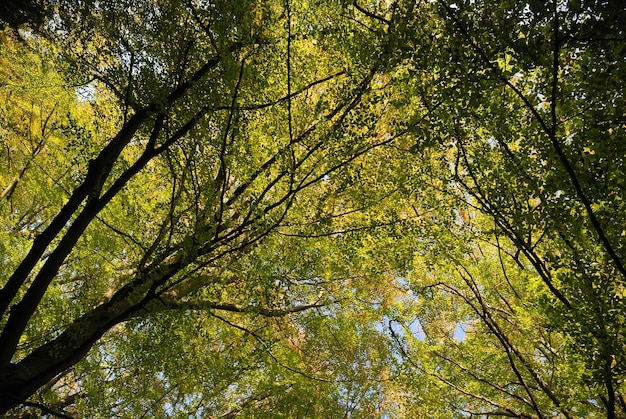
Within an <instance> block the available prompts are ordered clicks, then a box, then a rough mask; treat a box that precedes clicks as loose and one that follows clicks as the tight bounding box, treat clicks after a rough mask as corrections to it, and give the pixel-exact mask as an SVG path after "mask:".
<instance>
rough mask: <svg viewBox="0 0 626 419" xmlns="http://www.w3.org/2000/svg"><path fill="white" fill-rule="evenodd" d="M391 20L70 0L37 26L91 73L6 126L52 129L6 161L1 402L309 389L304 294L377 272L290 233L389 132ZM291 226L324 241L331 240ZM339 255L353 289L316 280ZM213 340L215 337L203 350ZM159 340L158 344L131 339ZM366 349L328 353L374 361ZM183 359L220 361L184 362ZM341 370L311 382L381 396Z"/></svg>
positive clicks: (263, 395)
mask: <svg viewBox="0 0 626 419" xmlns="http://www.w3.org/2000/svg"><path fill="white" fill-rule="evenodd" d="M344 13H347V14H346V15H343V14H344ZM321 16H324V18H323V19H322V18H321ZM355 16H356V17H355ZM363 19H366V20H368V22H367V26H366V27H365V28H364V27H363V23H362V22H361V21H360V20H363ZM388 26H389V24H388V22H385V21H377V20H375V19H371V18H370V17H368V16H367V15H364V14H363V12H362V11H359V10H358V9H349V8H348V9H346V8H345V7H343V6H341V5H334V4H328V5H324V7H323V8H318V9H311V8H309V7H308V5H307V3H297V2H294V3H289V4H286V5H285V4H282V3H257V2H243V3H237V4H233V3H232V2H217V3H211V4H205V3H202V2H199V3H196V2H176V1H166V2H158V3H155V2H141V1H129V2H98V3H91V2H85V3H74V2H68V3H58V4H57V13H56V14H55V16H54V19H53V21H51V22H50V23H49V28H48V30H49V31H50V32H49V38H50V39H53V40H54V43H49V42H48V43H46V41H45V40H44V39H43V38H38V39H36V40H35V41H33V42H39V43H40V44H41V45H42V46H44V47H43V48H44V49H43V54H49V57H50V58H48V56H46V57H45V58H43V59H42V60H43V61H42V62H43V63H46V64H47V63H48V61H45V60H48V59H49V60H52V61H51V62H52V63H54V69H55V70H56V71H57V72H58V74H61V76H65V77H66V78H67V83H71V84H73V85H78V86H80V87H79V89H78V90H77V97H76V98H73V99H72V98H71V97H70V98H68V99H64V100H66V101H67V103H65V104H64V106H63V113H60V112H56V111H55V112H53V111H52V110H53V109H56V108H55V105H48V106H47V108H45V109H44V107H43V106H40V107H41V108H42V110H41V111H39V113H43V114H44V116H45V118H43V117H40V118H39V122H37V123H38V125H37V126H35V125H33V124H32V123H31V124H25V125H23V126H21V127H20V130H16V135H15V136H14V137H11V138H7V140H6V141H7V143H6V144H7V147H18V146H19V144H20V142H21V141H23V140H22V136H21V135H20V134H22V133H23V132H26V133H27V134H28V135H30V134H31V133H32V134H33V136H34V137H35V139H36V141H39V142H40V143H41V144H42V145H41V147H40V148H39V149H38V148H37V147H35V148H33V147H31V149H30V150H28V152H26V153H24V152H22V153H21V156H23V157H21V159H20V161H16V159H15V158H14V157H13V156H12V155H7V158H6V160H5V161H4V162H3V164H5V165H6V166H7V168H9V169H11V170H8V171H7V172H6V173H16V175H15V177H16V178H17V183H15V182H12V181H11V182H12V183H10V184H9V186H8V187H7V189H6V190H7V191H10V192H8V193H7V194H5V195H4V196H3V199H4V202H5V203H4V204H3V205H4V210H3V217H5V221H4V223H3V224H4V225H5V226H7V228H6V230H5V232H4V234H5V236H6V237H7V239H8V240H9V241H10V242H12V246H11V251H10V252H9V254H10V257H7V258H4V259H3V261H2V263H3V269H2V271H3V272H6V273H8V274H7V277H5V278H3V288H2V289H1V290H0V312H1V313H2V315H3V317H2V318H3V323H2V334H1V335H0V348H1V349H0V365H1V367H0V377H1V379H0V382H1V383H2V384H1V385H0V395H1V396H0V406H1V410H2V411H3V412H7V411H8V410H9V409H11V408H13V407H15V406H18V405H20V404H21V405H24V406H30V407H31V408H37V409H42V410H44V412H46V413H51V412H53V411H58V412H62V411H64V410H65V409H66V408H67V409H69V410H67V411H66V412H65V413H63V414H68V413H71V409H74V410H77V412H78V414H80V411H81V410H80V409H81V408H85V409H94V410H95V409H97V408H100V409H107V410H109V411H111V412H113V413H116V412H119V413H121V412H122V411H124V412H125V414H131V412H134V413H132V414H133V415H141V414H143V415H147V414H150V415H152V414H159V415H164V414H176V413H177V412H182V411H187V412H196V414H211V415H212V414H226V415H234V414H235V413H236V412H238V411H241V410H242V409H245V408H247V407H248V406H250V405H262V404H263V403H268V400H273V401H272V403H279V404H280V403H286V402H285V401H284V400H283V399H285V397H287V396H285V397H282V398H279V397H278V396H277V394H279V393H277V392H279V391H283V392H285V391H286V392H291V391H297V390H298V389H300V390H298V391H302V386H301V385H299V384H298V383H297V382H296V383H293V377H294V376H295V377H298V376H301V375H310V376H314V375H319V376H321V377H322V378H323V376H325V375H328V374H330V373H331V370H329V367H324V366H321V365H320V366H318V367H317V366H315V365H308V366H307V365H306V364H302V365H301V366H300V367H301V368H302V371H301V370H300V369H299V368H297V367H289V364H291V363H294V364H300V363H302V362H303V361H302V360H300V361H298V359H299V358H301V357H296V358H294V356H295V355H294V354H295V353H297V352H298V351H301V349H298V348H299V347H300V346H301V345H305V347H306V346H310V345H312V343H308V342H307V341H306V340H305V341H303V342H299V341H298V339H297V336H299V335H300V334H302V333H303V330H304V329H305V328H306V327H309V326H307V324H308V323H307V322H308V320H307V317H306V315H304V314H302V315H300V314H299V313H302V312H304V311H305V310H306V309H313V308H317V309H320V310H321V309H322V307H325V306H332V305H333V304H336V303H338V302H340V301H341V299H342V298H343V296H342V294H343V293H344V292H347V290H348V289H352V290H353V291H352V292H355V291H354V290H356V289H358V288H359V287H360V285H359V282H360V281H361V280H363V281H365V279H360V278H361V274H360V272H361V271H360V268H354V269H352V268H350V266H349V265H350V264H349V263H348V262H349V261H341V262H339V261H335V259H334V258H333V259H331V261H332V262H333V264H334V266H328V265H327V266H321V265H319V264H316V263H312V262H311V263H309V264H306V265H304V266H302V267H298V266H297V265H296V261H295V260H294V257H293V255H289V254H286V255H284V256H282V257H281V252H282V251H283V250H284V248H285V247H290V246H293V247H295V246H296V244H294V243H295V242H298V241H300V240H301V239H300V238H299V237H297V236H302V235H307V234H308V233H306V232H300V233H299V232H298V231H299V230H301V229H306V228H307V225H308V226H313V225H315V224H319V223H326V225H330V224H329V218H338V219H341V218H342V216H343V218H346V217H348V214H349V213H350V211H351V208H352V207H351V206H350V205H351V201H352V200H353V198H352V197H351V195H352V194H355V193H356V192H355V191H354V190H353V188H351V186H350V185H349V182H348V181H347V180H343V179H342V178H343V177H345V176H353V175H354V173H355V172H354V169H350V167H352V166H354V165H355V164H357V163H358V162H359V161H360V160H362V159H365V158H367V159H375V158H376V156H377V155H378V151H377V150H378V149H380V148H383V146H385V145H388V144H391V143H393V142H394V141H395V140H396V138H393V137H392V138H389V137H388V136H385V135H384V132H383V131H381V125H382V124H381V122H380V119H381V118H380V116H377V115H380V113H381V111H380V110H379V108H378V105H377V104H376V103H375V100H376V99H377V98H378V97H380V95H378V96H377V94H375V92H374V93H373V92H372V80H373V79H374V78H375V76H376V74H377V73H378V69H379V68H380V67H381V66H382V65H383V58H384V57H385V54H384V51H385V49H386V47H385V45H386V44H388V42H389V41H388V36H387V35H386V32H387V30H388ZM7 42H9V41H7ZM366 44H367V48H365V47H364V45H366ZM14 47H15V48H18V47H19V46H18V45H15V44H14ZM20 48H21V47H20ZM56 48H59V49H60V50H62V52H61V53H60V54H62V56H61V55H60V54H57V53H56ZM52 73H53V74H54V70H53V71H52ZM39 77H43V76H39ZM54 77H59V76H57V75H54ZM55 80H56V79H55ZM29 82H30V81H29ZM33 83H35V82H33ZM15 86H24V83H22V80H19V79H17V80H15V82H12V83H11V85H10V86H9V87H10V89H9V92H11V93H10V94H13V93H12V92H13V91H15V90H16V89H15ZM56 94H57V93H54V96H51V100H52V101H60V98H59V97H57V96H56ZM59 107H60V106H59ZM50 108H52V109H50ZM66 108H67V110H66ZM363 109H365V110H367V118H368V119H367V120H364V119H363V118H364V116H358V115H361V114H364V112H362V110H363ZM45 112H48V114H47V115H48V116H50V118H48V117H47V116H46V114H45ZM31 115H35V113H34V112H33V111H31ZM52 116H53V117H54V119H51V118H52ZM384 122H385V126H386V127H388V126H389V124H390V123H392V121H389V120H388V119H385V121H384ZM47 129H49V131H47ZM39 131H41V133H39ZM52 138H53V141H52V140H50V139H52ZM44 143H45V145H46V147H45V149H44V147H43V145H44ZM48 143H50V144H48ZM37 144H39V143H37ZM42 150H44V151H42ZM44 158H46V159H50V160H52V161H55V164H54V165H52V164H50V163H49V162H45V161H44V160H42V159H44ZM31 162H32V163H31ZM24 175H26V177H27V178H28V180H29V181H32V182H34V184H35V185H36V187H34V188H27V187H26V184H25V183H24V182H23V181H22V179H25V177H24ZM8 180H9V179H5V181H8ZM42 189H45V190H48V191H49V192H48V193H47V194H46V195H45V196H42V195H41V194H39V193H38V191H39V190H42ZM376 193H378V191H376ZM364 199H367V200H369V201H370V203H369V204H368V203H367V202H366V201H364ZM332 201H334V203H333V202H332ZM377 202H378V200H377V199H374V194H373V193H372V194H371V196H369V197H368V196H367V194H365V195H363V196H361V197H360V204H359V205H360V206H361V207H362V208H367V207H369V206H374V205H375V204H376V203H377ZM328 205H334V206H335V208H332V207H328ZM11 207H12V209H11V210H9V208H11ZM330 210H332V211H330ZM328 211H330V212H328ZM364 211H365V210H363V209H359V212H364ZM344 213H345V214H344ZM350 217H356V216H350ZM331 221H332V220H331ZM334 222H335V223H337V226H340V225H341V223H340V222H339V221H334ZM279 227H280V228H281V229H280V235H278V236H277V234H279V233H278V232H279V230H278V229H279ZM333 234H334V233H333ZM337 234H339V233H337ZM318 241H319V240H318ZM299 246H302V250H301V252H302V253H301V256H302V257H309V258H324V257H329V256H326V254H327V252H329V248H328V244H327V243H326V244H323V245H321V244H316V242H314V241H313V242H311V241H307V242H306V243H305V244H300V245H299ZM307 254H309V255H310V256H306V255H307ZM269 260H271V261H272V263H271V264H269V263H268V261H269ZM297 263H298V264H299V263H302V259H298V260H297ZM290 274H292V275H293V276H290ZM340 275H343V277H344V278H346V279H345V282H346V284H345V285H346V290H345V291H344V290H342V289H338V288H337V284H336V282H334V283H333V284H331V285H327V284H328V281H327V280H325V279H324V278H326V277H328V276H335V277H338V276H340ZM369 276H371V275H369ZM350 278H353V279H350ZM331 312H332V310H331ZM173 313H174V314H173ZM280 317H284V320H278V318H280ZM263 318H267V320H263ZM339 318H341V316H339ZM311 327H313V326H311ZM317 327H318V328H319V326H317ZM343 327H347V326H343ZM371 327H372V326H371V325H368V326H367V328H369V329H371ZM324 331H325V328H322V329H321V332H320V333H322V332H324ZM324 333H325V332H324ZM367 333H375V332H374V330H371V331H370V332H367ZM294 339H295V340H294ZM207 341H208V342H209V344H210V345H211V346H213V348H214V352H213V353H212V354H211V355H212V356H198V355H195V356H194V355H192V354H193V353H194V352H196V354H197V353H198V352H200V351H202V349H199V348H201V347H206V346H207ZM289 342H292V343H289ZM356 344H357V343H355V341H354V340H353V339H352V340H349V341H347V342H346V346H345V347H346V348H350V347H352V346H353V345H356ZM155 345H156V346H157V347H158V348H159V351H160V355H161V361H159V362H158V363H157V361H156V360H153V359H152V358H150V357H148V356H146V357H141V359H140V360H138V359H136V358H135V357H136V356H137V355H138V354H141V353H143V352H144V351H146V347H150V348H154V346H155ZM314 346H315V345H313V347H314ZM357 346H358V345H357ZM312 350H313V349H309V351H312ZM355 351H356V352H355V353H354V354H353V355H351V357H352V359H353V360H352V361H350V363H349V364H343V365H342V364H341V362H339V361H338V362H339V363H338V364H337V365H336V366H335V367H333V368H332V373H333V374H336V373H337V371H339V370H340V369H345V370H346V374H349V375H353V373H352V372H350V369H351V368H354V366H355V365H357V364H358V363H361V362H369V361H367V360H366V358H367V356H365V357H362V356H361V355H359V350H358V349H355ZM221 353H226V354H229V357H228V359H227V360H224V361H219V360H216V359H215V356H216V354H217V356H219V354H221ZM180 354H186V355H184V356H183V355H180ZM177 356H179V358H178V359H177ZM311 356H312V355H311ZM193 358H195V360H193ZM190 359H192V360H191V361H190ZM304 359H306V358H304ZM225 361H226V363H225ZM137 362H139V363H137ZM272 362H273V363H274V366H273V367H272ZM320 362H321V361H320ZM162 363H164V365H162ZM276 364H277V365H283V364H286V365H287V366H286V367H285V368H286V370H281V371H282V372H280V373H279V372H276V371H274V372H272V368H273V369H274V370H275V369H276ZM183 365H185V367H184V368H183V367H182V366H183ZM259 365H266V368H265V369H263V370H262V371H263V373H255V372H254V370H253V368H254V367H256V366H259ZM161 366H163V368H161ZM191 369H193V370H196V369H197V370H198V371H200V370H205V371H206V370H208V371H209V372H210V373H209V374H207V375H202V374H198V375H197V376H196V377H195V379H194V380H191V379H189V378H188V377H187V378H183V377H185V373H187V374H189V371H190V370H191ZM285 371H286V372H285ZM285 374H286V375H285ZM278 375H280V376H281V378H279V377H278ZM290 377H291V378H290ZM322 378H320V380H322V381H321V382H324V380H323V379H322ZM346 380H347V379H346ZM118 381H119V382H120V385H119V387H117V388H116V389H115V390H114V391H112V392H111V393H110V394H100V395H97V394H96V393H95V391H94V390H95V389H98V388H99V387H98V386H100V385H103V384H105V385H106V383H111V382H118ZM326 381H328V379H326ZM147 382H151V383H152V385H150V386H147V385H146V383H147ZM333 383H334V381H332V380H330V381H329V384H328V385H326V388H325V389H323V390H320V391H321V392H322V393H324V394H326V395H327V397H328V398H331V399H332V398H335V399H336V403H339V404H340V405H345V404H346V403H348V404H349V403H354V405H352V408H351V409H352V410H354V409H356V408H357V406H358V409H368V407H367V406H369V405H372V403H375V400H374V399H375V397H374V398H373V399H372V400H371V401H368V400H369V399H368V398H370V395H367V394H363V393H361V394H360V395H358V398H357V399H354V397H357V396H355V395H346V393H344V392H345V391H346V390H344V389H342V388H345V386H343V387H342V385H341V384H340V385H337V384H333ZM124 386H126V388H124ZM329 386H330V387H329ZM100 388H101V387H100ZM139 389H142V390H141V391H140V390H139ZM220 393H224V394H222V395H220ZM33 395H34V396H33ZM131 396H132V397H134V399H133V400H132V401H131ZM218 396H219V397H218ZM211 398H213V399H211ZM268 398H269V399H268ZM207 400H211V402H208V401H207ZM287 400H288V398H287ZM120 403H124V404H127V405H126V406H124V407H122V406H119V404H120ZM205 403H207V404H206V405H205ZM216 403H217V404H216ZM229 406H232V410H231V413H228V410H229V408H228V407H229ZM330 406H332V405H330ZM302 408H303V409H308V408H309V407H307V406H303V407H302ZM310 408H313V409H317V407H310ZM331 408H332V407H331ZM179 409H183V410H182V411H181V410H179ZM268 409H269V408H268ZM201 412H205V413H201Z"/></svg>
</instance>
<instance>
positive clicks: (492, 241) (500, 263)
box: [394, 2, 626, 418]
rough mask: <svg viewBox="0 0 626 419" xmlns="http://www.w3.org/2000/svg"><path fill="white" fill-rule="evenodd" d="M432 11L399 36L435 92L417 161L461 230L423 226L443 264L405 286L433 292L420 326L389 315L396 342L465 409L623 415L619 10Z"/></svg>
mask: <svg viewBox="0 0 626 419" xmlns="http://www.w3.org/2000/svg"><path fill="white" fill-rule="evenodd" d="M429 18H430V22H429V23H426V25H428V30H427V31H426V32H429V31H430V32H431V36H430V37H428V36H425V35H424V33H423V26H424V25H425V22H424V21H423V20H416V22H415V23H414V26H412V27H411V29H410V30H407V32H406V33H407V35H406V39H407V41H405V42H407V43H408V46H407V49H406V53H405V54H407V56H408V57H409V60H410V61H409V62H410V64H409V66H408V68H407V71H408V72H409V75H408V76H407V79H408V80H410V83H411V84H412V85H413V86H414V87H413V91H416V94H417V95H420V96H422V97H428V98H429V100H430V102H431V105H430V107H431V108H433V106H434V105H433V104H436V105H437V108H436V109H434V108H433V109H434V111H433V115H432V117H431V118H429V121H430V122H431V125H430V126H428V127H425V128H424V129H423V130H422V131H421V132H420V133H419V134H421V138H420V137H418V139H417V142H418V144H428V145H429V147H430V148H429V150H428V151H427V152H425V153H424V155H423V156H420V157H421V158H420V161H421V162H424V161H434V162H435V167H439V168H438V169H437V168H435V169H427V170H429V171H430V173H431V174H435V173H437V175H436V176H434V178H435V180H434V181H432V182H431V185H432V186H431V188H429V189H428V192H427V193H437V192H439V191H442V190H443V191H444V193H445V194H446V195H448V196H450V197H451V198H448V199H449V200H454V202H456V203H455V204H454V207H453V216H452V219H449V222H448V224H447V227H446V229H447V230H449V231H450V232H451V233H452V234H454V236H456V237H464V238H465V240H467V241H468V242H469V243H471V245H469V246H460V245H459V244H458V243H457V244H454V239H453V238H451V237H450V236H448V235H447V234H440V235H438V237H436V238H433V239H432V240H433V241H434V242H440V243H441V244H440V245H439V246H438V248H439V250H438V251H439V252H445V253H446V256H445V257H443V260H445V261H446V263H445V265H443V266H444V267H442V266H441V265H438V264H433V263H432V262H430V263H428V264H427V265H426V266H427V272H429V276H428V277H427V278H416V279H414V283H415V285H414V288H413V289H414V291H415V292H416V293H417V294H418V295H420V297H421V298H422V299H430V300H432V302H426V301H424V302H422V303H421V304H418V306H421V305H422V304H423V305H425V308H423V309H422V310H426V312H424V311H422V312H421V313H422V314H421V316H418V318H419V319H420V322H422V323H421V324H422V327H423V330H424V331H425V332H426V336H424V337H419V336H418V339H417V341H414V342H413V343H412V344H410V345H409V343H410V341H411V339H414V338H411V339H409V338H408V337H407V338H405V339H404V340H406V341H403V339H402V336H403V335H402V334H401V333H400V331H399V330H400V329H398V331H397V332H394V333H396V335H397V336H396V341H397V343H398V345H400V346H399V348H400V350H401V351H402V352H403V355H404V356H405V358H406V359H407V360H408V361H407V362H409V364H410V365H412V366H413V367H414V368H418V369H419V370H420V371H421V373H422V374H426V375H430V377H432V378H434V384H433V385H435V386H436V387H435V388H437V386H442V385H443V386H447V387H449V388H452V389H453V390H454V392H453V395H452V396H451V397H450V398H449V400H448V403H449V404H450V405H451V406H452V407H453V409H454V410H456V411H464V412H465V414H470V415H484V416H488V415H504V416H510V417H552V416H559V417H602V416H604V417H608V418H615V417H623V416H624V414H626V413H624V412H626V404H625V403H624V398H623V387H622V384H621V383H622V381H623V371H622V368H621V365H622V364H623V361H622V358H623V356H624V355H623V347H624V344H623V332H622V331H623V330H624V323H623V320H624V312H623V302H622V291H621V290H622V287H623V283H624V279H626V277H625V276H624V270H623V265H624V257H625V256H626V255H625V254H624V240H623V235H622V233H621V232H622V230H623V228H622V226H621V224H620V221H619V220H620V219H621V217H620V216H619V214H623V212H624V208H623V196H624V183H623V176H621V172H622V169H623V159H624V149H623V144H622V143H623V141H621V139H622V137H623V132H622V129H623V126H622V125H623V124H622V122H621V121H622V119H623V118H622V116H621V113H622V112H621V110H620V109H622V108H623V106H622V101H623V93H622V91H621V90H622V89H621V88H620V87H619V85H620V81H619V80H622V79H623V72H624V70H625V67H624V55H623V45H624V34H623V30H622V28H621V26H620V25H616V24H615V22H616V21H617V20H619V19H623V18H624V16H623V8H621V7H617V4H615V5H613V4H611V3H607V4H606V5H598V4H595V3H591V2H590V3H585V2H583V3H579V2H552V3H551V4H550V5H549V7H546V5H545V4H544V3H533V2H530V3H527V2H506V3H502V4H500V3H495V2H455V3H454V4H448V3H446V2H438V3H437V4H436V5H433V7H432V8H431V16H430V17H429ZM616 19H617V20H616ZM414 33H417V36H413V34H414ZM429 51H436V53H435V54H429ZM451 99H452V100H451ZM425 106H428V103H426V104H425ZM416 149H419V147H417V148H416ZM607 153H610V155H609V154H607ZM440 161H443V162H444V167H441V166H440V165H439V162H440ZM419 179H423V177H420V178H419ZM419 185H420V186H423V183H420V184H419ZM418 187H419V186H418V185H416V186H415V187H414V188H415V189H416V190H418ZM439 193H441V192H439ZM418 202H419V201H418ZM444 207H446V208H448V209H449V208H450V206H446V205H444ZM436 224H437V225H439V226H441V225H442V223H441V221H439V220H437V221H436ZM444 225H445V224H444ZM433 228H434V226H433ZM446 237H447V238H446ZM451 243H453V244H451ZM494 249H495V253H494ZM429 255H430V256H431V257H433V258H435V259H436V260H437V259H442V257H441V256H439V255H437V254H436V253H435V254H434V255H433V254H432V253H431V254H429ZM511 261H513V262H515V264H516V265H517V267H515V266H510V264H509V263H510V262H511ZM421 263H423V262H421ZM433 265H434V266H433ZM442 270H443V271H442ZM419 272H423V270H422V271H419ZM445 272H449V273H448V274H445ZM446 275H447V277H448V278H450V279H442V278H446ZM426 307H427V308H426ZM442 307H447V309H446V308H442ZM468 310H469V312H468ZM429 312H433V313H434V314H428V313H429ZM445 313H449V314H447V315H446V314H445ZM442 318H443V319H447V318H448V319H450V320H449V321H448V322H445V321H444V322H443V324H441V320H442ZM457 326H458V327H466V328H469V329H468V330H469V331H468V332H466V333H467V334H466V335H465V336H467V338H466V339H465V340H464V341H463V342H461V343H459V342H455V341H454V339H453V331H454V330H455V327H457ZM405 330H407V329H405ZM403 333H409V332H407V331H405V332H403ZM457 333H458V332H457ZM407 345H408V346H407ZM433 345H434V346H433ZM489 345H492V346H489ZM476 347H480V348H489V349H488V350H485V349H482V350H483V351H484V353H482V354H480V355H478V356H477V355H468V354H476V349H475V348H476ZM412 348H413V349H412ZM493 350H495V352H494V351H493ZM424 359H429V360H430V361H429V362H431V364H428V363H427V362H426V361H425V360H424ZM496 359H499V361H496ZM507 364H508V365H507ZM490 365H494V366H497V367H496V368H495V369H491V368H489V366H490ZM421 382H422V381H420V383H421ZM564 383H565V384H564ZM574 383H575V384H574ZM579 386H580V387H579Z"/></svg>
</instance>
